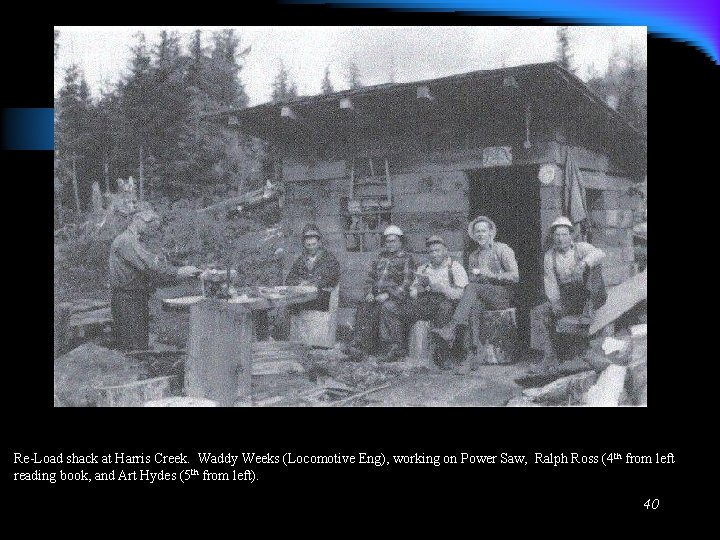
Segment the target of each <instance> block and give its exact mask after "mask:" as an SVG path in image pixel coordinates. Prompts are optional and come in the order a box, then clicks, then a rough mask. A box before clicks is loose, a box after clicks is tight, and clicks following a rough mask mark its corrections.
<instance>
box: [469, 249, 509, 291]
mask: <svg viewBox="0 0 720 540" xmlns="http://www.w3.org/2000/svg"><path fill="white" fill-rule="evenodd" d="M468 268H469V270H470V274H471V275H472V278H473V281H480V282H485V281H488V282H490V283H494V284H508V283H517V282H518V281H520V270H519V269H518V263H517V260H516V259H515V252H514V251H513V249H512V248H511V247H510V246H508V245H507V244H503V243H502V242H493V243H492V244H490V245H489V246H488V247H486V248H484V249H481V248H478V249H476V250H475V251H473V252H472V253H471V254H470V257H469V259H468ZM480 271H485V272H490V273H492V274H494V278H493V279H491V280H487V279H486V278H482V277H480Z"/></svg>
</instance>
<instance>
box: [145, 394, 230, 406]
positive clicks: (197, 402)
mask: <svg viewBox="0 0 720 540" xmlns="http://www.w3.org/2000/svg"><path fill="white" fill-rule="evenodd" d="M217 406H218V403H217V401H213V400H211V399H205V398H198V397H186V396H174V397H167V398H162V399H157V400H152V401H146V402H145V403H144V404H143V407H217Z"/></svg>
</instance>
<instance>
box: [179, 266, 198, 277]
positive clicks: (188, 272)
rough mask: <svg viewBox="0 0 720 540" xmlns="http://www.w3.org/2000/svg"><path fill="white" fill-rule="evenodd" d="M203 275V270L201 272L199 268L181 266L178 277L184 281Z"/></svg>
mask: <svg viewBox="0 0 720 540" xmlns="http://www.w3.org/2000/svg"><path fill="white" fill-rule="evenodd" d="M201 273H202V270H200V269H199V268H198V267H197V266H192V265H189V266H181V267H180V268H178V273H177V275H178V277H179V278H182V279H188V278H191V277H195V276H198V275H200V274H201Z"/></svg>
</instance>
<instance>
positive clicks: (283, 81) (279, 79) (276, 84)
mask: <svg viewBox="0 0 720 540" xmlns="http://www.w3.org/2000/svg"><path fill="white" fill-rule="evenodd" d="M294 97H297V86H296V84H295V83H294V82H293V81H292V79H291V77H290V73H289V72H288V70H287V69H286V68H285V63H284V62H283V61H282V60H281V61H280V70H279V71H278V73H277V75H275V80H274V81H273V83H272V101H273V102H278V101H285V100H288V99H292V98H294Z"/></svg>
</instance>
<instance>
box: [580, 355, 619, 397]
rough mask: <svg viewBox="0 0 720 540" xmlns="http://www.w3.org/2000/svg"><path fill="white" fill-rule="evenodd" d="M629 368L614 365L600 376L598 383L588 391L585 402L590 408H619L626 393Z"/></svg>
mask: <svg viewBox="0 0 720 540" xmlns="http://www.w3.org/2000/svg"><path fill="white" fill-rule="evenodd" d="M626 375H627V368H626V367H625V366H617V365H615V364H612V365H610V366H608V367H607V368H606V369H605V371H603V372H602V373H601V374H600V377H598V379H597V382H596V383H595V384H594V385H593V386H592V387H591V388H590V389H588V391H587V393H586V394H585V398H584V400H583V403H584V405H587V406H588V407H617V406H618V405H620V404H621V401H622V400H623V394H624V393H625V377H626Z"/></svg>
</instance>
